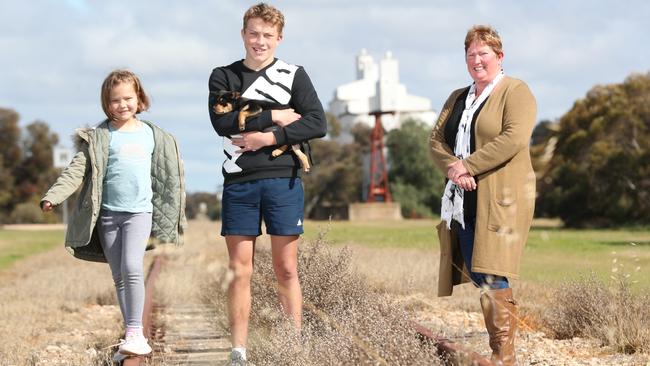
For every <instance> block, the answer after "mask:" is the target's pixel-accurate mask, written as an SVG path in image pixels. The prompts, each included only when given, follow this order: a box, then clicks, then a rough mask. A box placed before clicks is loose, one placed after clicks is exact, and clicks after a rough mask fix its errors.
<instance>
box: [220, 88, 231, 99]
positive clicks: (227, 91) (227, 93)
mask: <svg viewBox="0 0 650 366" xmlns="http://www.w3.org/2000/svg"><path fill="white" fill-rule="evenodd" d="M231 93H233V92H231V91H230V90H219V92H218V93H217V96H218V97H219V98H223V97H228V96H229V95H230V94H231Z"/></svg>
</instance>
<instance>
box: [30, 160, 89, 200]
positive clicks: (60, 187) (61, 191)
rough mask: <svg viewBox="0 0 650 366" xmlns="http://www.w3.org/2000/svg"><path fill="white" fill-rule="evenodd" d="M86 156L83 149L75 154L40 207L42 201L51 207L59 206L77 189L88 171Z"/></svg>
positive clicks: (46, 194)
mask: <svg viewBox="0 0 650 366" xmlns="http://www.w3.org/2000/svg"><path fill="white" fill-rule="evenodd" d="M87 154H88V151H87V150H85V149H83V150H81V151H79V152H77V154H75V156H74V157H73V158H72V161H71V162H70V164H69V165H68V166H67V167H66V168H65V169H64V170H63V172H62V173H61V175H60V176H59V178H57V180H56V182H55V183H54V184H53V185H52V187H50V189H49V190H48V191H47V193H45V196H44V197H43V198H42V199H41V207H42V206H43V202H44V201H48V202H50V203H51V204H52V206H56V205H59V204H60V203H61V202H63V201H65V200H66V199H67V198H68V197H70V195H71V194H73V193H74V192H75V191H76V190H77V188H79V186H80V185H81V182H83V178H84V176H85V175H86V170H87V169H88V167H87V164H86V163H87V162H88V161H89V159H88V156H87Z"/></svg>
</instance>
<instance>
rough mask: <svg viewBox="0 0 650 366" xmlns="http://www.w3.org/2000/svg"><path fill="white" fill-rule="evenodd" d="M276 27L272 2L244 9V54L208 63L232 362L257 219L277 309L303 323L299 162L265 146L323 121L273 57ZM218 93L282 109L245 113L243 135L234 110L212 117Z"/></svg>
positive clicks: (303, 136)
mask: <svg viewBox="0 0 650 366" xmlns="http://www.w3.org/2000/svg"><path fill="white" fill-rule="evenodd" d="M283 27H284V16H283V15H282V13H281V12H280V11H279V10H277V9H276V8H274V7H273V6H270V5H268V4H265V3H259V4H257V5H254V6H252V7H251V8H249V9H248V10H247V11H246V13H245V14H244V25H243V29H242V30H241V36H242V40H243V42H244V48H245V50H246V56H245V58H244V59H243V60H240V61H236V62H234V63H232V64H230V65H228V66H222V67H217V68H215V69H214V70H213V71H212V75H210V81H209V89H210V96H209V109H210V120H211V122H212V126H213V127H214V129H215V131H216V132H217V133H218V134H219V135H220V136H223V137H224V142H223V145H224V153H225V155H226V160H225V162H224V164H223V168H222V172H223V176H224V189H223V196H222V215H221V218H222V227H221V235H222V236H224V237H225V238H226V244H227V246H228V255H229V257H230V261H229V266H230V269H231V270H232V271H233V272H234V279H233V280H232V282H231V283H230V285H229V288H228V316H229V321H230V331H231V342H232V347H233V349H232V352H231V354H230V361H229V362H230V363H231V364H235V365H237V364H245V363H246V339H247V336H248V320H249V315H250V308H251V293H250V283H251V276H252V273H253V253H254V250H255V240H256V238H257V237H258V236H260V235H262V231H261V221H262V219H263V220H264V224H265V226H266V232H267V234H269V235H270V236H271V252H272V260H273V269H274V271H275V276H276V279H277V281H278V297H279V301H280V303H281V305H282V309H283V311H284V312H285V314H286V315H287V316H289V317H290V318H291V319H293V322H294V324H295V326H296V328H298V329H299V328H300V326H301V321H302V294H301V290H300V283H299V281H298V271H297V251H298V240H299V237H300V234H302V233H303V221H304V217H303V209H304V193H303V188H302V182H301V180H300V163H299V161H298V159H297V158H296V157H295V155H294V154H291V153H290V152H287V153H284V154H282V155H280V156H278V157H272V156H271V151H273V150H274V149H275V148H276V147H278V146H282V145H287V144H288V145H293V144H301V145H303V146H306V147H307V146H308V144H306V142H308V141H309V140H310V139H313V138H318V137H323V136H325V134H326V132H327V123H326V119H325V113H324V112H323V107H322V105H321V102H320V100H319V99H318V95H317V94H316V91H315V90H314V87H313V85H312V83H311V80H310V79H309V76H307V73H306V72H305V70H304V69H303V68H302V67H301V66H296V65H292V64H288V63H286V62H284V61H282V60H279V59H277V58H275V49H276V48H277V46H278V45H279V44H280V42H281V41H282V38H283V37H282V29H283ZM224 91H239V92H241V96H242V97H244V98H247V99H258V100H267V101H272V102H277V103H279V104H282V105H285V106H286V107H287V108H285V109H276V110H265V111H263V112H262V113H260V114H259V115H257V116H254V117H249V118H248V119H247V121H246V128H245V130H244V131H243V132H242V131H240V130H239V127H238V120H237V116H238V114H239V111H237V110H234V111H232V112H229V113H224V114H217V113H215V112H214V111H213V110H212V106H214V104H215V102H216V100H217V97H218V96H219V94H220V93H222V92H224Z"/></svg>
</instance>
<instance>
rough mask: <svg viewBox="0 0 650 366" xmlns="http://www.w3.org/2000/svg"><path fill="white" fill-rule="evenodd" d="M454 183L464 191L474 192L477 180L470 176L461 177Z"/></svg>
mask: <svg viewBox="0 0 650 366" xmlns="http://www.w3.org/2000/svg"><path fill="white" fill-rule="evenodd" d="M452 182H454V184H455V185H457V186H459V187H460V188H462V189H463V190H464V191H473V190H475V189H476V180H474V177H472V176H471V175H469V174H465V175H461V176H460V177H458V179H457V180H453V181H452Z"/></svg>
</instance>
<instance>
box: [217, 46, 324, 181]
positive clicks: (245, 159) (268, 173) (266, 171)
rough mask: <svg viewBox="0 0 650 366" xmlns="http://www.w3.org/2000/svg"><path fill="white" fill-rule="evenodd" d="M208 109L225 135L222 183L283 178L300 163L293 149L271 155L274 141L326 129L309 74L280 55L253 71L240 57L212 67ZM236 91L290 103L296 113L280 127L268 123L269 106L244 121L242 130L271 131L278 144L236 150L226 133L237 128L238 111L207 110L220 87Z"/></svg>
mask: <svg viewBox="0 0 650 366" xmlns="http://www.w3.org/2000/svg"><path fill="white" fill-rule="evenodd" d="M209 89H210V95H209V98H208V109H209V111H210V112H209V113H210V120H211V122H212V127H213V128H214V130H215V131H216V132H217V133H218V134H219V135H220V136H223V137H224V140H223V147H224V153H225V155H226V160H225V161H224V163H223V167H222V171H223V176H224V185H227V184H231V183H241V182H246V181H251V180H256V179H262V178H288V177H295V176H298V175H299V174H300V162H299V161H298V159H297V158H296V157H295V155H294V154H290V153H285V154H282V155H280V156H278V157H276V158H274V157H272V156H271V151H273V150H274V149H275V148H276V147H277V146H282V145H293V144H301V143H303V142H306V141H308V140H310V139H313V138H318V137H323V136H325V134H326V133H327V122H326V119H325V113H324V112H323V106H322V105H321V102H320V100H319V99H318V95H317V94H316V90H314V86H313V85H312V83H311V80H310V79H309V76H308V75H307V73H306V72H305V70H304V69H303V68H302V67H301V66H296V65H291V64H288V63H286V62H284V61H282V60H279V59H277V58H276V59H274V61H273V62H272V63H271V64H270V65H269V66H267V67H265V68H264V69H262V70H259V71H254V70H251V69H249V68H247V67H246V66H244V63H243V60H240V61H236V62H234V63H232V64H230V65H228V66H222V67H217V68H215V69H214V70H212V74H211V75H210V81H209ZM222 91H240V92H241V95H242V97H244V98H248V99H258V100H268V101H272V102H275V103H279V104H282V105H286V106H288V107H290V108H293V109H294V111H295V112H296V113H298V114H300V116H301V118H300V119H299V120H297V121H295V122H293V123H291V124H289V125H287V126H285V127H280V126H277V125H275V124H273V121H272V120H271V111H270V110H266V111H263V112H262V113H260V114H259V115H257V116H255V117H251V118H249V119H248V120H247V122H246V129H245V131H273V134H274V135H275V139H276V141H277V143H278V145H277V146H267V147H265V148H262V149H259V150H257V151H247V152H245V153H243V154H242V153H236V151H237V150H239V149H240V148H239V147H238V146H235V145H233V144H232V142H231V140H230V137H231V136H235V135H237V134H239V133H240V131H239V127H238V123H237V115H238V113H239V112H238V111H232V112H230V113H225V114H216V113H214V111H213V110H212V106H213V105H214V104H215V101H216V99H217V96H218V94H219V92H222Z"/></svg>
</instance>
